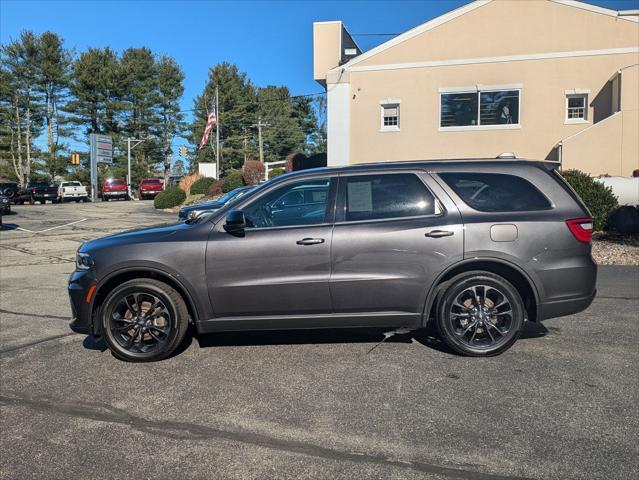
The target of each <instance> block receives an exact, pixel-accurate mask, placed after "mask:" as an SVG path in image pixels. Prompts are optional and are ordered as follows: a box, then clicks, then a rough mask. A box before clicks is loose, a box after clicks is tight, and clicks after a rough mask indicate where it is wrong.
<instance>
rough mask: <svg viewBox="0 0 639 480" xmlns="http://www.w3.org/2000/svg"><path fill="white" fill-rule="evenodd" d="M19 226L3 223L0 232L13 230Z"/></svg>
mask: <svg viewBox="0 0 639 480" xmlns="http://www.w3.org/2000/svg"><path fill="white" fill-rule="evenodd" d="M18 227H19V225H18V224H17V223H4V222H2V225H0V230H15V229H16V228H18Z"/></svg>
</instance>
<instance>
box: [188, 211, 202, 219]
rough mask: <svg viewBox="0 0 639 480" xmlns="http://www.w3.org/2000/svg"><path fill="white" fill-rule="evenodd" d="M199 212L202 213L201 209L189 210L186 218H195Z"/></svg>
mask: <svg viewBox="0 0 639 480" xmlns="http://www.w3.org/2000/svg"><path fill="white" fill-rule="evenodd" d="M200 213H202V211H201V210H191V211H190V212H189V214H188V216H187V217H186V218H188V219H189V220H193V219H194V218H197V217H198V216H199V215H200Z"/></svg>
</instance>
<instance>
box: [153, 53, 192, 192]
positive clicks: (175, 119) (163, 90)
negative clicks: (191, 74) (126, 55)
mask: <svg viewBox="0 0 639 480" xmlns="http://www.w3.org/2000/svg"><path fill="white" fill-rule="evenodd" d="M156 69H157V88H158V113H159V116H160V122H159V124H158V136H159V138H160V139H161V144H162V153H163V162H162V169H163V173H164V183H165V184H167V183H168V180H169V176H170V171H171V154H172V153H173V151H172V149H171V144H172V142H173V139H174V138H175V137H176V136H178V135H182V134H183V132H184V130H185V128H186V126H185V124H184V115H183V114H182V113H180V104H179V101H180V98H181V97H182V94H183V93H184V85H183V82H184V73H182V69H181V68H180V66H179V65H178V64H177V63H176V62H175V60H173V59H172V58H170V57H166V56H163V57H161V58H160V59H159V60H158V62H157V64H156Z"/></svg>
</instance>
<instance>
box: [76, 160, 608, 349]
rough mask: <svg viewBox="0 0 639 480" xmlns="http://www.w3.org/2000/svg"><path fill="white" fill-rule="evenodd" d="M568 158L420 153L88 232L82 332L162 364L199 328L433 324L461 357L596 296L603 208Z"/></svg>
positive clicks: (82, 269)
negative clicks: (117, 229) (134, 226)
mask: <svg viewBox="0 0 639 480" xmlns="http://www.w3.org/2000/svg"><path fill="white" fill-rule="evenodd" d="M557 166H558V165H557V164H555V163H550V162H533V161H522V160H464V161H440V162H407V163H397V162H393V163H384V164H370V165H357V166H348V167H341V168H322V169H314V170H308V171H302V172H297V173H293V174H290V175H285V176H282V177H278V178H276V179H274V180H271V181H269V182H266V183H264V184H262V185H260V186H259V187H257V188H256V189H254V190H252V191H251V192H249V193H247V194H246V195H244V196H243V197H241V198H240V199H239V200H238V201H236V202H233V203H232V204H230V205H227V206H226V207H223V208H221V209H220V210H218V211H216V212H214V213H212V214H210V215H208V216H205V217H201V218H199V219H197V220H196V221H193V222H188V223H179V224H176V225H168V226H163V227H156V228H150V229H146V230H139V231H133V232H127V233H122V234H119V235H113V236H109V237H105V238H101V239H97V240H92V241H90V242H87V243H85V244H83V245H82V246H81V247H80V249H79V251H78V254H77V268H76V270H75V272H73V274H72V275H71V278H70V281H69V293H70V296H71V303H72V305H73V313H74V321H73V322H72V324H71V327H72V329H74V330H75V331H79V332H83V333H88V334H90V335H92V336H94V337H100V336H101V337H104V339H105V340H106V342H107V344H108V345H109V347H110V348H111V350H112V352H113V354H114V355H115V356H117V357H118V358H121V359H125V360H132V361H151V360H158V359H161V358H164V357H166V356H168V355H170V354H171V353H172V352H173V351H175V349H176V348H177V347H178V345H179V344H180V343H181V342H182V340H183V338H184V336H185V335H186V332H187V329H188V326H189V323H192V324H193V325H194V328H195V331H196V332H197V333H198V334H205V333H211V332H221V331H234V330H270V329H296V328H304V329H308V328H344V327H383V328H388V329H397V328H402V329H409V330H417V329H421V328H424V327H426V326H427V325H429V324H433V325H434V326H435V327H436V328H437V331H438V332H439V335H440V337H441V339H442V340H443V342H445V343H446V345H448V346H449V347H450V349H452V350H454V351H455V352H458V353H460V354H463V355H470V356H487V355H496V354H499V353H501V352H503V351H505V350H506V349H508V348H510V347H511V346H512V345H513V344H514V343H515V341H516V340H517V338H518V337H519V335H520V333H521V331H522V328H523V326H524V322H526V321H530V322H540V321H542V320H545V319H548V318H552V317H558V316H562V315H568V314H574V313H577V312H580V311H582V310H584V309H585V308H587V307H588V306H589V305H590V303H591V302H592V300H593V298H594V296H595V281H596V275H597V267H596V265H595V263H594V262H593V260H592V257H591V245H590V239H591V233H592V219H591V215H590V213H589V212H588V210H587V209H586V207H585V206H584V204H583V203H582V201H581V200H580V199H579V198H578V196H577V195H576V194H575V192H574V191H573V190H572V189H571V188H570V187H569V186H568V185H567V184H566V183H565V182H564V181H563V179H562V178H561V176H560V175H559V174H558V173H557V171H556V168H557Z"/></svg>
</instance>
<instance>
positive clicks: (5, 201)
mask: <svg viewBox="0 0 639 480" xmlns="http://www.w3.org/2000/svg"><path fill="white" fill-rule="evenodd" d="M10 213H11V200H10V199H9V198H8V197H6V196H5V195H3V194H1V193H0V225H2V216H3V215H9V214H10Z"/></svg>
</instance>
